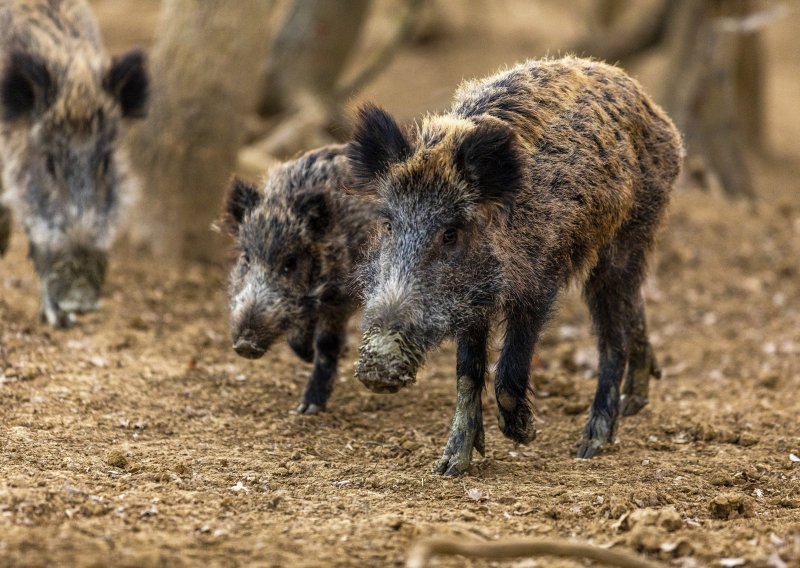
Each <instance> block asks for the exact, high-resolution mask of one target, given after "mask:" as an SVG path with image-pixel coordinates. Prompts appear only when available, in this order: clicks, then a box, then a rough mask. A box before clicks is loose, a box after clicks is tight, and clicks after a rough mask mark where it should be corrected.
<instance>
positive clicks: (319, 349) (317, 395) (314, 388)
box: [297, 315, 347, 414]
mask: <svg viewBox="0 0 800 568" xmlns="http://www.w3.org/2000/svg"><path fill="white" fill-rule="evenodd" d="M346 321H347V316H345V315H340V316H335V317H324V318H321V319H320V321H319V323H318V324H317V329H316V332H315V334H314V369H313V371H311V377H309V379H308V384H307V385H306V392H305V394H304V395H303V402H302V403H300V406H298V407H297V413H298V414H318V413H319V412H321V411H322V410H325V403H326V402H328V398H329V397H330V396H331V392H332V391H333V383H334V380H335V379H336V368H337V366H338V364H339V356H340V355H341V352H342V347H343V346H344V337H345V330H344V327H345V323H346Z"/></svg>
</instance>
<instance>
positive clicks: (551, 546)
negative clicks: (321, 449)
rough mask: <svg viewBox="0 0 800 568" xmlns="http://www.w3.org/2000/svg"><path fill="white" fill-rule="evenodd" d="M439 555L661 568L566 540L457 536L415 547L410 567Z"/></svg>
mask: <svg viewBox="0 0 800 568" xmlns="http://www.w3.org/2000/svg"><path fill="white" fill-rule="evenodd" d="M436 555H451V556H465V557H468V558H489V559H491V560H504V559H509V558H518V557H520V556H559V557H562V558H585V559H587V560H594V561H595V562H599V563H601V564H605V565H607V566H617V567H619V568H658V567H659V566H661V565H660V564H658V563H655V562H652V561H650V560H646V559H644V558H641V557H639V556H635V555H633V554H631V553H628V552H621V551H617V550H610V549H607V548H600V547H599V546H594V545H591V544H583V543H577V542H569V541H566V540H507V541H500V542H465V541H464V540H463V539H460V538H459V539H456V538H455V537H449V538H448V537H440V538H431V539H427V540H423V541H420V542H417V543H416V544H414V545H413V546H412V547H411V550H410V551H409V554H408V559H407V560H406V568H424V567H425V566H427V565H428V563H429V561H430V559H431V558H433V557H434V556H436Z"/></svg>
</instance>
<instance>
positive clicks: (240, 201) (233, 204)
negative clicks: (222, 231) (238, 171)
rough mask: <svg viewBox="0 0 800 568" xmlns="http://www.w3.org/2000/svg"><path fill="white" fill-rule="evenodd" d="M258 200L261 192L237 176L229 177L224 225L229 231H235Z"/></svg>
mask: <svg viewBox="0 0 800 568" xmlns="http://www.w3.org/2000/svg"><path fill="white" fill-rule="evenodd" d="M260 202H261V194H260V193H259V192H258V189H256V188H255V186H253V185H250V184H249V183H247V182H246V181H244V180H243V179H241V178H239V177H237V176H233V178H231V184H230V187H229V188H228V197H227V198H226V200H225V217H226V225H227V226H228V228H229V229H230V230H231V232H233V233H236V231H237V230H238V228H239V225H240V224H241V223H242V220H243V219H244V216H245V214H247V212H248V211H252V210H253V209H254V208H255V207H256V206H257V205H258V204H259V203H260Z"/></svg>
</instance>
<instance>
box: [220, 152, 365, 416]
mask: <svg viewBox="0 0 800 568" xmlns="http://www.w3.org/2000/svg"><path fill="white" fill-rule="evenodd" d="M351 186H352V179H351V177H350V174H349V168H348V163H347V159H346V157H345V146H343V145H334V146H325V147H323V148H319V149H317V150H313V151H310V152H308V153H306V154H304V155H302V156H300V157H299V158H297V159H296V160H292V161H289V162H286V163H283V164H281V165H279V166H277V167H275V168H273V169H272V170H270V171H269V172H268V173H267V176H266V179H265V181H264V183H263V184H262V189H261V190H260V191H259V190H256V189H255V188H253V187H250V186H249V185H247V184H245V183H244V182H242V181H241V180H237V179H234V180H233V181H232V184H231V189H230V190H229V192H228V199H227V203H226V216H227V218H228V222H227V224H228V226H229V228H230V229H231V233H232V234H233V235H234V236H235V237H236V241H237V246H238V249H239V258H238V259H237V261H236V265H235V266H234V268H233V270H232V271H231V275H230V285H229V292H230V309H231V337H232V340H233V344H234V349H236V351H237V352H238V353H239V354H240V355H242V356H245V357H250V358H255V357H260V356H261V355H263V354H264V353H265V352H266V351H267V349H269V347H270V345H271V344H272V342H273V341H275V340H276V339H277V338H278V337H280V336H282V335H283V336H286V337H287V338H288V340H289V344H290V346H291V347H292V349H294V351H295V352H296V353H297V355H298V356H299V357H301V358H302V359H305V360H309V361H310V360H313V361H314V370H313V372H312V374H311V377H310V378H309V382H308V386H307V389H306V393H305V395H304V398H303V402H302V404H301V405H300V407H299V411H300V412H303V413H313V412H317V411H319V410H321V409H322V408H323V407H324V406H325V403H326V401H327V399H328V397H329V396H330V393H331V390H332V388H333V380H334V377H335V372H336V368H337V362H338V358H339V354H340V352H341V349H342V347H343V345H344V339H345V325H346V323H347V320H348V319H349V318H350V316H351V315H352V313H353V312H354V311H355V309H356V308H357V307H358V295H357V293H356V292H355V291H354V289H353V287H352V285H351V273H352V271H353V266H354V264H355V262H356V261H357V260H358V259H359V258H360V255H361V253H362V250H363V249H364V248H365V245H366V241H367V239H368V237H369V234H370V231H371V229H372V226H373V223H374V219H375V216H376V212H375V208H374V206H372V205H370V204H367V203H364V202H362V201H361V200H358V199H356V198H355V197H352V196H350V195H348V194H347V193H346V191H345V190H346V188H348V187H351Z"/></svg>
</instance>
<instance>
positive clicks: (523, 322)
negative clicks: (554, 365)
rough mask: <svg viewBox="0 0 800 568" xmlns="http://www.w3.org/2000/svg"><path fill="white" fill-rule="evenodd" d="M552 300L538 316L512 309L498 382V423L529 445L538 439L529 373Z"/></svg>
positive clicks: (508, 433)
mask: <svg viewBox="0 0 800 568" xmlns="http://www.w3.org/2000/svg"><path fill="white" fill-rule="evenodd" d="M550 306H552V302H550V301H548V302H546V303H545V304H544V305H543V306H542V308H541V309H537V310H534V313H535V315H534V317H529V316H527V315H523V314H524V313H525V311H524V309H523V308H521V307H519V308H516V309H512V310H509V311H510V315H509V317H508V318H507V321H506V337H505V341H504V343H503V350H502V351H501V353H500V360H499V361H498V363H497V374H496V377H495V381H494V389H495V396H496V398H497V410H498V412H497V422H498V424H499V426H500V431H501V432H503V435H504V436H505V437H506V438H510V439H511V440H514V441H515V442H517V443H520V444H527V443H529V442H532V441H533V440H534V438H536V424H534V421H533V404H532V400H531V398H530V395H531V394H532V393H531V389H530V385H529V376H530V370H531V357H532V355H533V348H534V346H535V344H536V340H537V339H538V336H539V331H540V330H541V327H542V323H543V322H544V321H545V320H546V317H547V313H549V310H550Z"/></svg>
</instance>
